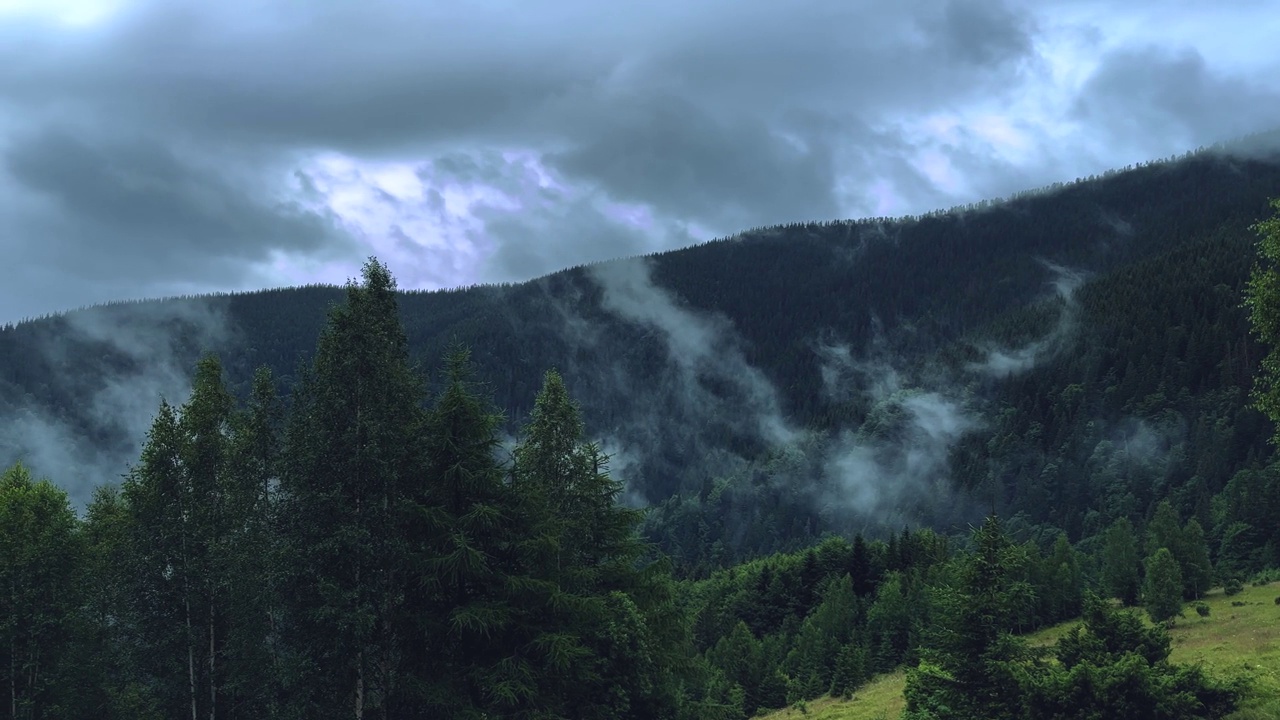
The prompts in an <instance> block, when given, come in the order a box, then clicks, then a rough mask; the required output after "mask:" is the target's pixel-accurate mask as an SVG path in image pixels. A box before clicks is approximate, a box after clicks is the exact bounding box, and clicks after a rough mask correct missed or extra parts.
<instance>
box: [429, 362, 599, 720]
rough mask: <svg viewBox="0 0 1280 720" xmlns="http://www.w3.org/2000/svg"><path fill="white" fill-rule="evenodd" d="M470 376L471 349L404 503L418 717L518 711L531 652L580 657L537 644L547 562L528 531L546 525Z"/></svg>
mask: <svg viewBox="0 0 1280 720" xmlns="http://www.w3.org/2000/svg"><path fill="white" fill-rule="evenodd" d="M471 377H472V368H471V364H470V358H469V354H468V353H467V351H465V350H463V349H456V350H454V351H452V352H451V353H450V354H449V357H448V358H447V359H446V367H445V373H444V387H443V389H442V391H441V392H440V394H439V396H438V397H437V399H436V401H435V405H434V407H433V408H432V410H431V411H430V412H429V413H428V415H427V418H426V424H425V432H424V439H425V443H426V447H425V448H424V452H425V471H424V481H423V482H422V483H421V484H419V485H417V486H415V488H414V489H413V492H411V493H410V496H409V498H408V499H409V502H410V505H409V507H410V509H411V512H412V515H413V522H412V524H411V526H410V527H411V531H410V534H409V536H408V537H407V540H408V542H409V551H410V553H411V555H410V562H411V567H412V568H413V572H414V577H415V582H413V583H411V584H410V586H409V589H408V593H407V595H406V604H405V613H406V616H407V617H409V618H411V620H412V623H413V625H412V633H413V634H412V636H411V638H410V642H409V643H408V645H407V650H406V661H407V662H408V663H409V664H410V666H411V667H412V671H413V675H414V677H415V678H416V681H415V687H413V688H411V691H412V694H413V703H412V704H413V706H415V707H416V708H417V711H416V712H417V713H418V714H417V715H412V716H413V717H419V716H420V717H471V716H478V715H477V714H478V713H482V712H483V713H490V714H511V713H514V712H516V711H518V710H519V709H520V708H521V707H522V705H524V704H526V703H531V702H533V701H534V700H535V699H536V697H537V695H538V690H539V686H538V678H537V676H536V665H535V662H534V658H533V657H531V655H532V654H533V653H535V652H537V653H546V652H552V653H554V652H557V651H565V652H573V650H574V649H572V648H570V649H566V648H564V647H563V645H559V646H557V645H554V642H553V646H551V647H549V648H548V647H543V648H536V647H533V646H532V642H533V640H534V639H535V631H534V630H533V629H532V628H531V627H530V626H531V624H532V623H533V619H532V617H531V616H533V615H536V614H537V613H538V611H540V610H542V609H543V608H544V604H543V603H542V598H543V597H544V596H545V594H546V593H547V592H548V587H547V585H548V583H543V582H539V581H538V579H537V578H536V577H531V576H530V568H532V567H534V566H536V565H538V564H539V563H538V561H539V560H543V559H545V558H546V557H547V555H546V552H545V551H542V552H541V553H540V550H542V548H543V546H544V545H545V543H539V541H540V540H542V538H540V537H535V536H534V535H533V533H531V532H530V529H531V526H532V525H533V524H534V523H536V522H538V520H539V519H540V518H539V517H536V508H532V507H524V508H522V507H520V505H519V503H518V496H517V495H516V494H515V493H514V492H513V491H512V490H511V488H509V487H508V486H507V484H506V483H505V482H504V475H505V473H504V470H503V468H502V467H501V466H500V465H499V464H498V462H497V459H496V451H497V447H498V442H499V441H498V436H497V431H498V428H499V426H500V424H501V422H502V418H501V416H500V415H498V414H497V413H496V412H495V411H494V410H493V408H492V406H491V405H490V404H489V403H488V402H486V401H485V400H484V399H482V398H481V397H480V396H479V395H478V394H477V392H475V390H474V388H473V387H472V380H471ZM406 712H407V710H406ZM405 716H406V717H409V716H410V715H408V714H406V715H405Z"/></svg>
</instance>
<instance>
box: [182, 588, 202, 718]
mask: <svg viewBox="0 0 1280 720" xmlns="http://www.w3.org/2000/svg"><path fill="white" fill-rule="evenodd" d="M185 602H186V607H187V677H188V679H189V680H190V682H191V720H199V718H198V717H197V716H196V646H195V642H194V638H193V636H192V635H191V598H190V597H187V598H186V601H185Z"/></svg>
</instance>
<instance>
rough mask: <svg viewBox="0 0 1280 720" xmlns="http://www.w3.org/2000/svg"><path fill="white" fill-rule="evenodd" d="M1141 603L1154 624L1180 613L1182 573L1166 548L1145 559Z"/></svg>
mask: <svg viewBox="0 0 1280 720" xmlns="http://www.w3.org/2000/svg"><path fill="white" fill-rule="evenodd" d="M1142 603H1143V605H1145V606H1146V608H1147V613H1148V614H1149V615H1151V619H1152V620H1154V621H1155V622H1164V621H1165V620H1170V619H1172V618H1173V617H1174V616H1176V615H1178V614H1179V613H1180V612H1182V571H1181V570H1180V569H1178V561H1177V560H1175V559H1174V558H1173V553H1171V552H1169V549H1168V548H1163V547H1162V548H1160V549H1159V550H1157V551H1156V552H1155V553H1154V554H1153V555H1151V556H1150V557H1148V558H1147V573H1146V580H1145V581H1144V583H1143V585H1142Z"/></svg>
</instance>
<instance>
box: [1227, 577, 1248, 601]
mask: <svg viewBox="0 0 1280 720" xmlns="http://www.w3.org/2000/svg"><path fill="white" fill-rule="evenodd" d="M1243 590H1244V583H1242V582H1240V578H1237V577H1233V578H1227V580H1226V582H1224V583H1223V584H1222V592H1223V594H1225V595H1227V596H1228V597H1230V596H1232V595H1239V594H1240V593H1241V591H1243Z"/></svg>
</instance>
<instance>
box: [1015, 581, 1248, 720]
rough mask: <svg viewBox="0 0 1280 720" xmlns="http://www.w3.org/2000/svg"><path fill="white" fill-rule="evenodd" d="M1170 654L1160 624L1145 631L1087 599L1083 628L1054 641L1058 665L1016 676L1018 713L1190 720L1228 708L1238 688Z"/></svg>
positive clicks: (1048, 718)
mask: <svg viewBox="0 0 1280 720" xmlns="http://www.w3.org/2000/svg"><path fill="white" fill-rule="evenodd" d="M1169 564H1170V566H1172V558H1169ZM1169 649H1170V641H1169V636H1168V633H1167V632H1166V631H1165V630H1164V628H1163V627H1161V626H1159V625H1156V626H1153V627H1148V626H1146V625H1145V624H1144V623H1143V622H1142V620H1141V619H1140V618H1139V617H1137V616H1136V615H1135V614H1134V613H1132V612H1128V611H1118V610H1115V609H1113V608H1111V607H1110V606H1109V604H1108V603H1107V602H1106V601H1104V600H1102V599H1100V598H1098V597H1096V596H1089V597H1088V598H1087V599H1086V601H1085V612H1084V623H1083V624H1082V625H1079V626H1077V627H1075V628H1074V629H1072V631H1071V632H1069V633H1068V634H1067V635H1066V636H1064V637H1063V638H1062V639H1061V640H1059V641H1058V645H1057V648H1056V650H1055V655H1056V656H1057V661H1058V662H1057V663H1037V664H1035V665H1032V666H1029V667H1028V668H1026V669H1025V670H1024V671H1023V672H1022V674H1021V677H1020V680H1021V683H1022V689H1023V692H1024V693H1025V695H1024V699H1023V702H1024V712H1025V716H1026V717H1034V718H1037V720H1039V719H1041V718H1043V719H1044V720H1077V719H1079V718H1086V719H1094V718H1096V719H1097V720H1102V719H1103V718H1112V717H1123V718H1142V719H1143V720H1190V719H1191V718H1220V717H1223V716H1224V715H1226V714H1227V713H1229V712H1231V711H1232V710H1233V709H1234V708H1235V706H1236V703H1237V702H1238V699H1239V694H1240V691H1239V688H1238V687H1235V686H1232V685H1228V684H1223V683H1220V682H1217V681H1215V680H1212V679H1210V678H1208V677H1207V676H1205V674H1204V673H1203V671H1202V670H1201V669H1200V668H1199V667H1184V666H1176V665H1172V664H1170V663H1169V662H1168V657H1169Z"/></svg>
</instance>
